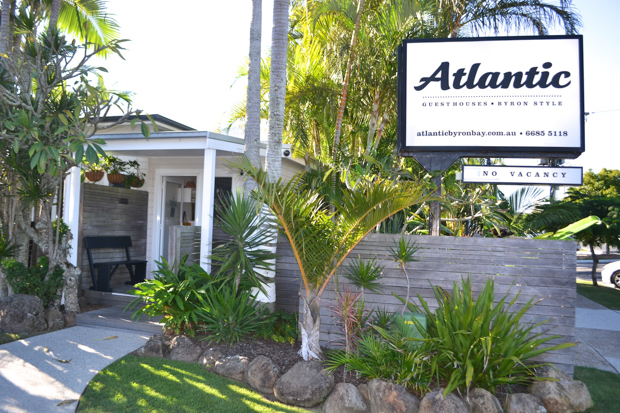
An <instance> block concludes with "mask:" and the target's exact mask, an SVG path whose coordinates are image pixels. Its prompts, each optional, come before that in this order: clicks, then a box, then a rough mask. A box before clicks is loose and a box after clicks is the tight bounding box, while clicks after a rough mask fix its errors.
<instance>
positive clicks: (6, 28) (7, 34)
mask: <svg viewBox="0 0 620 413" xmlns="http://www.w3.org/2000/svg"><path fill="white" fill-rule="evenodd" d="M10 21H11V0H2V12H1V14H0V54H7V53H8V52H9V39H11V36H12V33H11V30H10V27H11V25H10Z"/></svg>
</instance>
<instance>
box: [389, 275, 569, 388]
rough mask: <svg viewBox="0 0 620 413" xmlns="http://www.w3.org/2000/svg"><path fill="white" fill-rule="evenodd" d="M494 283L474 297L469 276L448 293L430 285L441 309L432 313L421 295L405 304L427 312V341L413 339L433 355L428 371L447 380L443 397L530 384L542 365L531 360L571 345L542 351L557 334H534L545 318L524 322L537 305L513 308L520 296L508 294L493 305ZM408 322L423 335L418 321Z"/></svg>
mask: <svg viewBox="0 0 620 413" xmlns="http://www.w3.org/2000/svg"><path fill="white" fill-rule="evenodd" d="M494 285H495V283H494V281H493V280H492V279H489V280H487V282H486V284H485V286H484V288H483V289H482V291H481V292H480V294H479V295H478V297H477V298H475V297H474V294H473V291H472V287H471V281H470V279H469V277H468V278H467V279H465V280H462V282H461V283H457V282H455V283H454V289H453V292H452V294H448V293H447V292H446V291H444V290H443V289H441V288H440V287H434V288H433V290H434V292H435V299H436V300H437V303H438V305H439V308H437V309H436V310H434V311H433V310H431V309H430V308H429V306H428V304H427V303H426V301H425V300H424V299H423V298H422V297H421V296H420V295H419V294H418V298H419V300H420V303H421V306H417V305H415V304H413V303H407V305H408V307H409V308H410V309H411V310H412V311H418V312H423V313H425V314H426V318H427V328H426V337H425V338H423V339H421V340H416V341H423V342H424V343H425V344H426V345H428V347H427V351H430V352H431V353H434V354H436V356H435V357H433V359H432V363H431V369H432V371H433V374H434V375H436V376H437V377H438V378H440V377H446V378H447V379H448V383H447V384H446V386H445V390H444V397H445V396H446V395H447V394H449V393H450V392H451V391H453V390H457V391H458V392H459V393H460V394H461V395H462V396H464V397H469V393H470V391H472V390H473V389H475V388H477V387H480V388H483V389H486V390H489V391H491V392H494V391H495V387H496V386H498V385H502V384H528V383H530V382H531V381H532V380H534V379H535V376H534V371H533V368H535V367H538V366H540V363H536V362H532V361H531V359H532V358H534V357H537V356H539V355H541V354H543V353H546V352H549V351H553V350H560V349H564V348H567V347H571V346H574V345H575V344H574V343H563V344H558V345H555V346H548V347H542V345H543V344H545V343H547V342H549V341H551V340H555V339H558V338H560V336H558V335H545V334H547V333H548V332H547V331H543V332H538V333H535V332H534V329H537V328H538V327H540V326H541V325H543V324H545V323H546V322H547V321H548V320H544V321H541V322H538V323H526V322H522V318H523V316H524V315H525V314H526V313H527V312H528V311H529V310H530V309H531V308H532V307H533V306H534V305H535V304H536V303H537V302H538V301H534V299H530V300H528V301H527V302H526V303H525V304H524V305H521V304H519V310H516V309H515V308H514V306H515V303H516V302H517V300H518V298H519V295H520V292H519V293H517V294H516V295H515V297H514V298H513V299H512V300H511V301H508V294H507V295H505V296H504V297H502V298H501V299H500V300H499V301H497V303H496V302H495V293H494ZM396 297H397V298H399V299H400V300H401V301H402V302H403V303H404V302H405V300H404V299H402V298H401V297H398V296H396ZM539 301H540V300H539ZM412 321H413V322H414V323H415V324H416V325H417V326H418V330H419V331H423V329H422V328H421V326H420V325H419V324H418V323H417V321H416V320H412Z"/></svg>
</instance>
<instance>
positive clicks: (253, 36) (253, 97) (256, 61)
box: [244, 0, 263, 196]
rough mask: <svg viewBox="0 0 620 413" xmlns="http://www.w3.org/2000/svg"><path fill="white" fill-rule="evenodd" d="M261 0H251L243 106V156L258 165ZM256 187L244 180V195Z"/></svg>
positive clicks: (251, 181) (249, 180)
mask: <svg viewBox="0 0 620 413" xmlns="http://www.w3.org/2000/svg"><path fill="white" fill-rule="evenodd" d="M262 7H263V5H262V0H252V23H251V25H250V66H249V69H248V96H247V103H246V107H245V113H246V117H247V119H246V124H245V147H244V152H245V156H246V157H247V158H248V159H249V160H250V162H252V165H254V166H256V167H260V166H261V165H260V66H261V58H260V54H261V53H260V49H261V30H262ZM254 189H256V182H254V180H253V179H251V178H248V179H247V180H246V181H245V195H246V196H247V195H249V193H250V192H252V191H253V190H254Z"/></svg>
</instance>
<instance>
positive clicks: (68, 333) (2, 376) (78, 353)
mask: <svg viewBox="0 0 620 413" xmlns="http://www.w3.org/2000/svg"><path fill="white" fill-rule="evenodd" d="M149 336H150V334H148V333H140V332H136V331H127V330H118V329H112V328H92V327H81V326H78V327H71V328H66V329H64V330H60V331H55V332H53V333H48V334H42V335H40V336H36V337H32V338H29V339H25V340H19V341H14V342H12V343H8V344H3V345H0V412H10V413H14V412H16V413H25V412H28V413H33V412H36V413H38V412H41V413H48V412H74V411H75V408H76V406H77V400H78V399H79V398H80V396H81V395H82V393H83V392H84V390H85V389H86V386H88V383H89V382H90V381H91V380H92V378H93V377H95V375H96V374H97V373H99V372H100V371H101V370H103V369H104V368H105V367H107V366H108V365H109V364H111V363H113V362H114V361H116V360H118V359H120V358H121V357H123V356H125V355H127V354H129V353H131V352H132V351H134V350H137V349H138V348H140V347H142V346H143V345H144V344H145V343H146V341H147V340H148V338H149ZM111 337H114V338H111ZM106 338H108V339H106ZM59 360H65V361H69V362H68V363H65V362H61V361H59ZM65 400H74V402H72V403H68V404H65V405H63V406H58V404H59V403H61V402H63V401H65Z"/></svg>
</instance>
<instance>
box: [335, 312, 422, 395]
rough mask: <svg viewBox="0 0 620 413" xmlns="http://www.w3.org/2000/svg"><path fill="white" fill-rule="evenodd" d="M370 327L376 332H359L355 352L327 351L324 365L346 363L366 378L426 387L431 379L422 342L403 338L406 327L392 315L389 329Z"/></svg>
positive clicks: (408, 386)
mask: <svg viewBox="0 0 620 413" xmlns="http://www.w3.org/2000/svg"><path fill="white" fill-rule="evenodd" d="M373 328H374V329H375V330H376V331H377V332H378V333H379V335H377V334H370V333H367V334H364V335H362V337H361V338H360V339H359V341H358V342H357V351H356V352H351V353H349V354H347V352H346V351H341V350H340V351H331V352H330V353H329V355H328V358H327V362H326V365H327V369H328V370H330V371H333V370H335V369H336V368H338V367H340V366H346V368H347V369H348V370H353V371H356V372H358V373H359V375H360V376H361V377H366V378H368V380H372V379H383V380H389V381H392V382H394V383H396V384H400V385H403V386H405V387H407V388H410V389H413V390H419V391H427V390H428V389H429V385H430V382H431V379H432V375H431V368H430V367H431V366H430V361H429V357H428V355H429V353H428V351H427V348H426V346H425V345H424V344H422V345H420V343H416V342H414V341H411V340H408V339H406V337H407V334H408V331H409V328H410V327H409V326H408V325H406V324H405V322H404V320H403V319H402V318H400V317H396V318H394V319H393V325H392V327H391V328H390V330H389V331H387V330H385V329H382V328H381V327H377V326H373Z"/></svg>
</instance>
